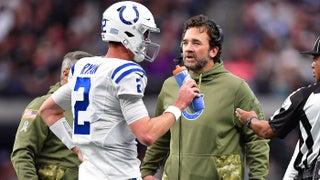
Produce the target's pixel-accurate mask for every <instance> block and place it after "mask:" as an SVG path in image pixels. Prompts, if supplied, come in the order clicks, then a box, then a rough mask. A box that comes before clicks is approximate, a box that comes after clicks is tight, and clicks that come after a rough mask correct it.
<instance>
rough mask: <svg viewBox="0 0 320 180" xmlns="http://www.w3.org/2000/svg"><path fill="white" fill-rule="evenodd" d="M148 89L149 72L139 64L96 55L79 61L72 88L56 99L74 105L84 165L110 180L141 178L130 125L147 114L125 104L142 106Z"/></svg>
mask: <svg viewBox="0 0 320 180" xmlns="http://www.w3.org/2000/svg"><path fill="white" fill-rule="evenodd" d="M146 84H147V77H146V73H145V71H144V70H143V69H142V68H141V67H140V66H139V65H138V64H137V63H135V62H132V61H126V60H121V59H116V58H104V57H98V56H97V57H90V58H83V59H81V60H79V61H78V62H77V63H76V64H75V65H74V66H73V67H72V68H71V73H69V81H68V84H67V85H66V86H65V87H63V88H61V90H60V91H58V92H57V93H55V94H54V95H53V96H52V97H53V99H54V101H55V102H56V103H57V104H59V106H60V107H62V108H63V109H67V108H68V107H70V102H71V108H72V112H73V116H74V129H73V136H72V140H73V142H74V143H75V145H76V146H77V147H78V148H79V149H80V152H81V154H82V155H83V158H84V161H89V162H90V163H91V164H92V165H93V167H94V168H96V170H95V171H97V173H101V174H103V175H104V176H105V177H108V179H112V177H113V179H129V178H133V177H140V171H139V166H140V161H139V160H138V158H137V146H136V141H135V138H136V137H135V135H134V134H133V132H132V131H131V129H130V128H129V125H130V124H131V123H133V122H135V121H136V120H138V119H140V118H143V117H146V116H148V112H147V109H146V108H145V106H144V104H143V106H141V104H140V106H141V107H143V108H139V110H138V111H137V110H136V108H135V111H134V112H130V109H129V110H128V109H124V108H123V107H122V106H123V104H122V103H121V102H124V101H122V100H128V99H130V100H131V99H133V100H135V99H136V100H137V101H140V102H141V101H142V97H143V95H144V90H145V87H146ZM70 98H71V99H70ZM123 111H126V112H123Z"/></svg>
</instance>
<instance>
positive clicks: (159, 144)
mask: <svg viewBox="0 0 320 180" xmlns="http://www.w3.org/2000/svg"><path fill="white" fill-rule="evenodd" d="M164 96H165V92H164V89H162V91H161V92H160V94H159V97H158V100H157V105H156V111H155V116H159V115H161V114H162V113H163V111H164V107H163V106H164V105H163V98H164ZM169 151H170V131H168V132H167V133H166V134H165V135H163V136H162V137H160V138H159V139H158V140H157V141H156V142H155V143H154V144H152V145H151V146H149V147H148V148H147V151H146V154H145V156H144V159H143V162H142V164H141V168H140V170H141V174H142V177H145V176H147V175H154V174H155V173H156V172H157V170H158V169H159V168H160V167H161V166H163V165H164V163H165V161H166V158H167V156H168V154H169Z"/></svg>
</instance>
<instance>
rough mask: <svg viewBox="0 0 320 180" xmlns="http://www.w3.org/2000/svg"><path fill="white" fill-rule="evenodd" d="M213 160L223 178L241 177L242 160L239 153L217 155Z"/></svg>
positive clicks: (230, 179) (236, 179)
mask: <svg viewBox="0 0 320 180" xmlns="http://www.w3.org/2000/svg"><path fill="white" fill-rule="evenodd" d="M213 160H214V163H215V165H216V167H217V171H218V173H219V176H220V177H221V179H229V180H238V179H239V180H240V179H241V161H240V156H239V155H223V156H215V157H213Z"/></svg>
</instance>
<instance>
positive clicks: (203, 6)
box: [0, 0, 320, 96]
mask: <svg viewBox="0 0 320 180" xmlns="http://www.w3.org/2000/svg"><path fill="white" fill-rule="evenodd" d="M113 2H115V1H110V0H109V1H108V0H104V1H102V0H68V1H64V0H23V1H22V0H1V2H0V27H1V29H0V92H1V95H9V96H16V95H18V96H37V95H40V94H43V93H45V92H47V90H48V88H49V86H50V85H51V84H53V83H54V82H55V81H56V80H57V78H58V74H59V64H60V62H61V60H62V57H63V55H64V54H65V53H66V52H68V51H72V50H84V51H88V52H90V53H92V54H96V55H104V53H105V52H106V48H107V46H106V43H104V42H102V41H101V39H100V20H101V14H102V12H103V11H104V10H105V8H106V7H107V6H109V5H110V4H111V3H113ZM139 2H141V3H143V4H145V5H146V6H147V7H149V8H150V10H151V11H152V12H153V13H154V15H155V19H156V22H157V24H158V26H159V27H160V29H161V33H160V34H159V35H156V37H154V39H155V41H157V42H159V43H160V44H161V50H160V53H159V56H158V58H157V60H156V61H155V62H154V63H143V64H142V65H143V66H144V67H145V68H146V70H147V72H148V74H149V82H148V83H149V87H148V89H147V91H146V93H157V92H158V91H159V90H160V87H161V84H162V81H163V80H164V79H165V78H166V77H168V76H170V75H171V71H172V69H173V68H174V65H173V59H174V58H175V57H176V56H178V55H179V42H180V41H181V29H182V24H183V22H184V20H185V19H187V18H188V17H190V16H192V15H195V14H199V13H204V14H207V15H209V16H211V17H212V18H213V19H214V20H215V21H216V23H217V24H220V26H222V29H223V30H224V40H225V43H224V46H223V53H222V57H223V59H224V61H225V65H226V67H227V68H228V69H230V70H231V71H232V72H234V73H235V74H237V75H239V76H240V77H242V78H245V79H246V80H247V81H248V82H249V83H250V85H251V86H252V88H253V89H254V90H255V92H256V93H258V94H272V95H279V96H283V95H287V94H288V93H289V92H291V91H292V90H294V89H296V88H297V87H300V86H301V85H304V84H307V83H309V82H311V81H312V76H311V75H310V74H311V73H310V71H309V68H310V61H307V60H306V61H304V60H301V59H305V57H303V56H301V55H300V54H299V51H302V50H306V49H310V48H312V42H313V41H314V39H315V37H316V35H317V34H318V33H319V30H320V1H318V0H281V1H277V0H242V1H230V2H229V1H224V2H221V1H209V0H205V1H195V0H177V1H170V0H161V1H160V0H158V1H150V0H149V1H148V0H140V1H139ZM226 2H229V3H226ZM219 4H220V5H219ZM221 4H224V5H225V6H224V7H222V8H221V6H222V5H221ZM231 23H232V25H230V24H231Z"/></svg>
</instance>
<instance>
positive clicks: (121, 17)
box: [119, 6, 139, 25]
mask: <svg viewBox="0 0 320 180" xmlns="http://www.w3.org/2000/svg"><path fill="white" fill-rule="evenodd" d="M125 9H126V6H122V7H121V8H120V14H119V17H120V20H121V21H122V22H123V23H124V24H127V25H132V22H131V21H127V20H125V19H124V18H123V11H124V10H125ZM132 9H133V10H134V12H136V18H135V19H134V20H133V22H134V23H136V22H137V21H138V19H139V11H138V9H137V6H133V7H132Z"/></svg>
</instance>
